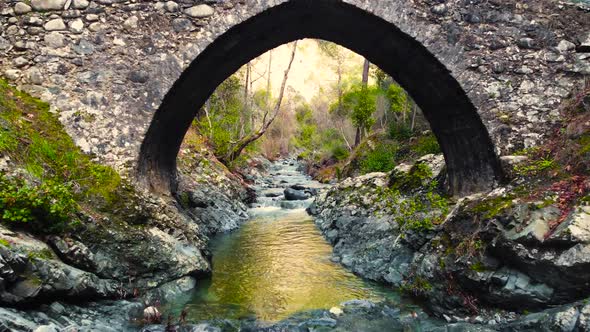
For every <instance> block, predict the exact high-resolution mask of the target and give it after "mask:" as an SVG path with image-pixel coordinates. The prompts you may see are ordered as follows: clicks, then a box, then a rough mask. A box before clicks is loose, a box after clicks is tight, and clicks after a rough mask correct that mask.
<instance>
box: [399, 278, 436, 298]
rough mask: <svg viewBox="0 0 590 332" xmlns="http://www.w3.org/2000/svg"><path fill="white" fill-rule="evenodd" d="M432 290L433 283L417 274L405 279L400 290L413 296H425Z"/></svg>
mask: <svg viewBox="0 0 590 332" xmlns="http://www.w3.org/2000/svg"><path fill="white" fill-rule="evenodd" d="M431 290H432V285H431V284H430V282H428V280H426V279H425V278H423V277H421V276H415V277H413V278H411V279H410V280H405V281H404V282H403V283H402V285H401V286H400V291H402V292H403V293H406V294H408V295H412V296H425V295H426V294H427V293H428V292H430V291H431Z"/></svg>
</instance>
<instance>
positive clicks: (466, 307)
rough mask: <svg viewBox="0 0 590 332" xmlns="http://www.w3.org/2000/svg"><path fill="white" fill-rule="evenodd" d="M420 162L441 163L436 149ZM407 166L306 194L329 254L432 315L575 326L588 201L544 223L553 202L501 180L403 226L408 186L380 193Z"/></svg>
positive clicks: (588, 251) (584, 288) (417, 214)
mask: <svg viewBox="0 0 590 332" xmlns="http://www.w3.org/2000/svg"><path fill="white" fill-rule="evenodd" d="M422 162H427V163H428V165H430V167H432V169H433V170H434V171H433V172H432V174H431V176H430V178H436V177H437V176H438V175H437V174H441V173H440V171H442V170H444V167H442V166H441V165H440V163H438V162H437V161H436V158H432V157H428V158H425V159H424V160H423V161H422ZM437 165H438V166H437ZM436 167H438V168H436ZM437 169H438V171H437ZM408 171H409V170H408V167H406V166H404V165H402V166H400V167H398V168H397V169H396V170H394V171H393V172H392V173H391V174H384V173H373V174H367V175H365V176H362V177H357V178H349V179H346V180H344V181H342V182H341V183H339V184H338V185H336V186H335V187H334V188H332V189H331V190H329V191H328V192H327V193H325V194H321V195H320V196H319V197H318V198H317V199H316V202H315V206H313V207H312V208H311V209H310V212H311V213H312V214H314V215H316V224H317V225H318V226H319V228H320V229H321V231H322V233H323V234H324V236H325V237H326V239H328V241H330V243H332V244H333V245H334V260H336V261H338V262H340V263H341V264H343V265H344V266H346V267H347V268H349V269H350V270H352V271H353V272H354V273H356V274H358V275H361V276H363V277H366V278H369V279H372V280H376V281H381V282H385V283H388V284H391V285H393V286H394V287H399V288H400V289H401V290H403V291H408V292H410V293H412V294H413V295H415V296H416V295H417V296H420V297H422V298H423V299H424V300H425V301H426V303H427V305H428V306H429V308H430V309H431V310H433V311H434V312H435V313H438V315H451V316H452V315H459V316H461V315H477V314H479V315H480V316H478V317H479V318H478V320H480V321H482V322H486V321H487V322H489V323H491V324H498V323H504V322H505V323H506V324H513V325H511V326H514V329H515V330H516V331H520V330H526V329H525V326H527V324H531V325H530V326H537V327H538V328H540V329H545V330H547V331H549V330H554V329H556V330H563V331H574V329H573V328H571V329H569V327H570V326H579V324H580V323H581V322H582V321H583V320H582V318H580V317H581V315H580V314H579V313H580V311H581V310H583V302H575V301H578V300H582V299H584V298H586V297H588V296H590V285H589V284H588V280H590V265H589V262H590V242H589V241H588V235H589V234H588V233H589V227H588V225H589V222H590V219H589V218H590V209H589V208H588V206H579V207H578V208H576V209H575V210H574V211H573V212H572V213H571V214H570V215H569V216H568V217H567V218H566V219H565V221H563V222H562V223H561V224H560V226H559V227H558V228H556V229H554V230H552V231H550V230H551V226H550V223H551V222H553V221H554V220H556V218H559V216H560V213H561V212H560V210H559V209H557V208H556V207H555V206H554V205H551V204H549V205H547V206H543V207H539V206H538V205H537V204H538V203H530V202H525V201H520V200H518V199H514V198H512V197H514V196H511V195H512V194H511V191H510V190H511V189H510V188H499V189H497V190H495V191H494V192H492V193H489V194H487V195H484V196H481V195H476V196H472V197H467V198H465V199H462V200H460V201H459V202H457V203H456V204H454V205H451V206H450V207H449V210H448V214H447V215H446V217H445V218H444V220H443V221H442V223H441V224H439V225H434V226H433V227H432V228H424V229H411V228H407V227H404V225H403V224H402V223H401V222H402V220H403V219H400V218H399V214H400V210H403V208H401V207H400V206H401V204H403V203H401V202H403V201H404V200H407V199H409V198H404V197H410V196H404V195H406V194H403V193H402V196H401V197H402V198H401V199H400V200H398V201H397V203H394V204H393V206H391V205H388V204H387V203H386V202H391V198H390V197H388V196H384V194H383V193H384V192H386V190H387V189H386V188H387V187H388V186H391V183H392V182H391V181H392V179H396V178H398V179H399V177H400V173H404V172H408ZM407 195H409V194H407ZM382 203H384V204H382ZM412 213H413V217H410V218H411V219H412V218H416V219H422V218H423V215H421V213H423V212H421V210H420V209H419V208H416V209H415V210H414V211H413V212H412ZM567 303H574V304H567ZM559 304H566V305H564V306H562V307H560V308H559V309H555V310H553V309H551V310H546V311H542V312H540V313H538V314H532V315H529V316H527V317H525V318H523V320H521V321H514V317H512V318H510V317H504V318H502V319H500V320H498V317H494V316H493V315H489V313H486V307H487V306H488V305H489V306H492V307H502V308H504V309H506V310H518V311H522V310H525V309H527V310H532V311H539V310H543V309H545V308H547V307H550V306H554V305H559ZM510 321H512V323H510ZM575 324H578V325H575ZM544 325H547V326H549V325H551V326H553V327H551V328H548V327H545V326H544ZM557 326H562V327H563V329H561V327H560V328H559V329H558V328H557Z"/></svg>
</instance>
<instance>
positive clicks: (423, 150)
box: [411, 135, 441, 156]
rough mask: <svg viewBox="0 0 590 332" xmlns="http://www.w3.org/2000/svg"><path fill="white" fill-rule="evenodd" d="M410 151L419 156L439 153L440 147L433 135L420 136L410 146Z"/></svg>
mask: <svg viewBox="0 0 590 332" xmlns="http://www.w3.org/2000/svg"><path fill="white" fill-rule="evenodd" d="M411 149H412V151H413V152H415V153H416V154H417V155H419V156H424V155H427V154H437V153H440V152H441V149H440V145H439V144H438V141H437V140H436V137H435V136H434V135H427V136H421V137H419V138H418V139H417V141H416V142H415V143H414V144H413V145H412V148H411Z"/></svg>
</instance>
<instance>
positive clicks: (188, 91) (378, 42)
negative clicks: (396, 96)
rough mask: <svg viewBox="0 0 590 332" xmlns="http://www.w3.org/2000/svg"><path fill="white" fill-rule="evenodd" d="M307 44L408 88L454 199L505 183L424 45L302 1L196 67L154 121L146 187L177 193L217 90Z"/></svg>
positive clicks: (144, 150)
mask: <svg viewBox="0 0 590 332" xmlns="http://www.w3.org/2000/svg"><path fill="white" fill-rule="evenodd" d="M302 38H317V39H324V40H328V41H331V42H334V43H337V44H340V45H342V46H344V47H347V48H349V49H351V50H353V51H355V52H357V53H359V54H361V55H363V56H365V57H366V58H367V59H369V61H371V62H372V63H374V64H376V65H377V66H379V67H380V68H381V69H383V70H384V71H386V72H387V73H388V74H390V75H391V76H392V77H394V78H395V80H396V81H397V82H398V83H399V84H400V85H401V86H403V87H404V89H405V90H406V91H407V92H408V93H409V94H410V95H411V96H412V98H413V99H414V100H415V101H416V103H417V104H418V105H419V106H420V107H421V109H422V110H423V112H424V115H425V117H426V118H427V119H428V121H429V122H430V125H431V128H432V131H433V132H434V134H435V135H436V137H437V139H438V141H439V143H440V145H441V148H442V151H443V153H444V156H445V160H446V164H447V173H448V181H449V185H450V190H451V192H452V193H453V194H455V195H461V194H467V193H472V192H477V191H481V190H487V189H490V188H491V187H492V186H493V184H494V183H496V182H497V181H499V180H500V179H501V178H502V171H501V167H500V163H499V161H498V158H497V156H496V154H495V152H494V146H493V143H492V141H491V139H490V137H489V134H488V132H487V129H486V127H485V126H484V124H483V123H482V120H481V119H480V117H479V115H478V113H477V110H476V108H475V107H474V106H473V104H472V103H471V101H470V100H469V98H468V97H467V95H466V94H465V92H464V91H463V89H462V88H461V86H460V84H459V83H458V82H457V81H456V80H455V79H454V77H453V76H452V75H451V73H450V72H449V71H448V70H447V69H446V67H445V66H444V65H442V64H441V63H440V62H439V61H438V60H437V59H436V57H435V56H434V55H433V54H432V53H430V52H429V51H428V50H427V49H426V48H425V47H424V46H423V45H421V44H420V43H419V42H418V41H416V40H415V39H413V38H412V37H410V36H408V35H407V34H405V33H403V32H402V31H400V30H399V29H398V28H396V27H395V26H394V25H393V24H391V23H389V22H387V21H385V20H383V19H381V18H379V17H377V16H374V15H372V14H370V13H367V12H365V11H363V10H362V9H359V8H357V7H354V6H352V5H348V4H345V3H342V2H340V1H333V0H332V1H330V0H326V1H305V0H300V1H298V0H295V1H290V2H287V3H284V4H282V5H278V6H275V7H273V8H271V9H268V10H266V11H264V12H262V13H260V14H258V15H256V16H254V17H252V18H250V19H248V20H246V21H244V22H243V23H240V24H238V25H235V26H234V27H232V28H231V29H229V30H228V31H227V32H226V33H224V34H223V35H221V36H220V37H219V38H217V39H216V40H215V41H214V42H213V43H211V44H210V45H209V46H208V47H207V48H206V49H205V50H204V51H203V52H201V54H199V55H198V56H197V58H196V59H195V60H194V61H193V62H192V63H191V64H190V66H189V67H188V68H187V69H186V70H185V71H184V73H183V74H182V75H181V77H180V78H179V79H178V80H177V81H176V82H175V84H174V85H173V87H172V89H171V90H170V91H169V92H168V94H167V95H166V96H165V98H164V100H163V102H162V104H161V106H160V108H159V109H158V110H157V111H156V113H155V115H154V118H153V120H152V123H151V125H150V128H149V129H148V132H147V134H146V137H145V139H144V141H143V143H142V146H141V151H140V157H139V164H138V166H139V168H138V175H139V177H140V180H143V181H144V182H146V183H147V184H148V185H149V186H150V187H151V188H152V189H153V190H155V191H159V192H166V191H168V192H169V191H174V190H175V187H176V185H175V181H176V176H175V174H176V158H177V154H178V151H179V148H180V145H181V143H182V140H183V138H184V135H185V133H186V131H187V130H188V128H189V126H190V124H191V122H192V120H193V119H194V118H195V116H196V115H197V112H198V111H199V110H200V108H201V107H202V105H204V103H205V102H206V100H207V99H208V97H209V96H210V95H211V94H212V93H213V92H214V91H215V89H216V87H217V86H218V85H219V84H221V83H222V82H223V81H224V80H225V79H226V78H227V77H229V76H230V75H231V74H233V73H234V72H236V71H237V70H238V69H239V68H241V67H242V66H243V65H244V64H246V63H247V62H248V61H250V60H252V59H254V58H256V57H257V56H259V55H261V54H263V53H265V52H266V51H268V50H270V49H273V48H275V47H277V46H280V45H282V44H285V43H288V42H291V41H294V40H297V39H302Z"/></svg>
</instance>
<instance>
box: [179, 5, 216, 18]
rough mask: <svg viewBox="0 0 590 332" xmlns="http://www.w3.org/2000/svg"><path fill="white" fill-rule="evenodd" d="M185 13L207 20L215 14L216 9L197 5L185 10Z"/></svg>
mask: <svg viewBox="0 0 590 332" xmlns="http://www.w3.org/2000/svg"><path fill="white" fill-rule="evenodd" d="M184 13H185V14H187V15H188V16H190V17H194V18H205V17H209V16H211V15H213V14H215V9H213V7H211V6H209V5H197V6H193V7H190V8H187V9H185V10H184Z"/></svg>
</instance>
